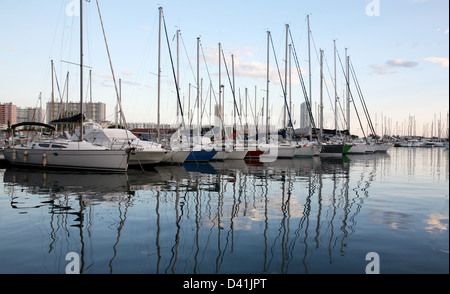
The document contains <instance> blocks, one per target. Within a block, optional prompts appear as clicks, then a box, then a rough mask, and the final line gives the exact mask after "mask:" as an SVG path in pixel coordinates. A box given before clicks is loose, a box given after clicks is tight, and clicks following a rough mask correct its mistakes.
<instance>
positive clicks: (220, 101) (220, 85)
mask: <svg viewBox="0 0 450 294" xmlns="http://www.w3.org/2000/svg"><path fill="white" fill-rule="evenodd" d="M221 50H222V49H221V45H220V43H219V109H218V110H219V111H218V112H219V113H218V115H219V117H220V118H221V119H222V118H223V115H222V77H221V66H222V62H221V61H220V60H221V55H220V54H221V53H220V51H221Z"/></svg>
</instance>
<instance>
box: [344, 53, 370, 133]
mask: <svg viewBox="0 0 450 294" xmlns="http://www.w3.org/2000/svg"><path fill="white" fill-rule="evenodd" d="M338 58H339V63H340V65H341V69H342V71H343V72H344V73H345V71H344V67H343V65H342V61H341V58H340V56H339V52H338ZM349 74H350V73H349ZM344 76H345V81H346V84H347V86H348V85H349V77H348V76H347V75H346V74H344ZM348 94H349V98H350V102H352V104H353V108H354V109H355V113H356V116H357V118H358V122H359V126H360V127H361V131H362V132H363V135H364V137H365V138H366V142H367V137H366V133H365V132H364V127H363V125H362V122H361V117H360V116H359V112H358V109H357V108H356V104H355V100H354V99H353V94H352V91H351V89H350V87H348ZM349 135H351V134H349Z"/></svg>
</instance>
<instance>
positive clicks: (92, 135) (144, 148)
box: [72, 122, 167, 166]
mask: <svg viewBox="0 0 450 294" xmlns="http://www.w3.org/2000/svg"><path fill="white" fill-rule="evenodd" d="M84 129H85V134H84V139H85V140H86V141H87V142H90V143H94V144H97V145H100V146H105V147H108V148H110V149H114V150H120V149H126V148H130V147H131V148H133V149H132V150H131V153H130V158H129V161H128V165H129V166H141V165H147V164H157V163H159V162H161V160H162V159H163V158H164V156H165V155H166V153H167V150H166V149H164V148H163V147H162V146H161V144H157V143H155V142H151V141H143V140H141V139H139V138H138V137H136V136H135V135H134V134H133V133H132V132H130V131H129V130H125V129H119V128H114V129H112V128H103V127H102V126H101V125H99V124H98V123H95V122H86V123H85V124H84ZM76 136H78V134H74V135H73V136H72V140H75V139H76Z"/></svg>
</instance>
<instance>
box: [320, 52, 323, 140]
mask: <svg viewBox="0 0 450 294" xmlns="http://www.w3.org/2000/svg"><path fill="white" fill-rule="evenodd" d="M319 111H320V138H321V139H323V50H322V49H321V50H320V108H319Z"/></svg>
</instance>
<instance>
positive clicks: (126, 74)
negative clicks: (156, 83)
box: [120, 70, 133, 76]
mask: <svg viewBox="0 0 450 294" xmlns="http://www.w3.org/2000/svg"><path fill="white" fill-rule="evenodd" d="M120 73H121V74H123V75H124V76H132V75H133V72H131V71H126V70H123V71H121V72H120Z"/></svg>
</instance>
